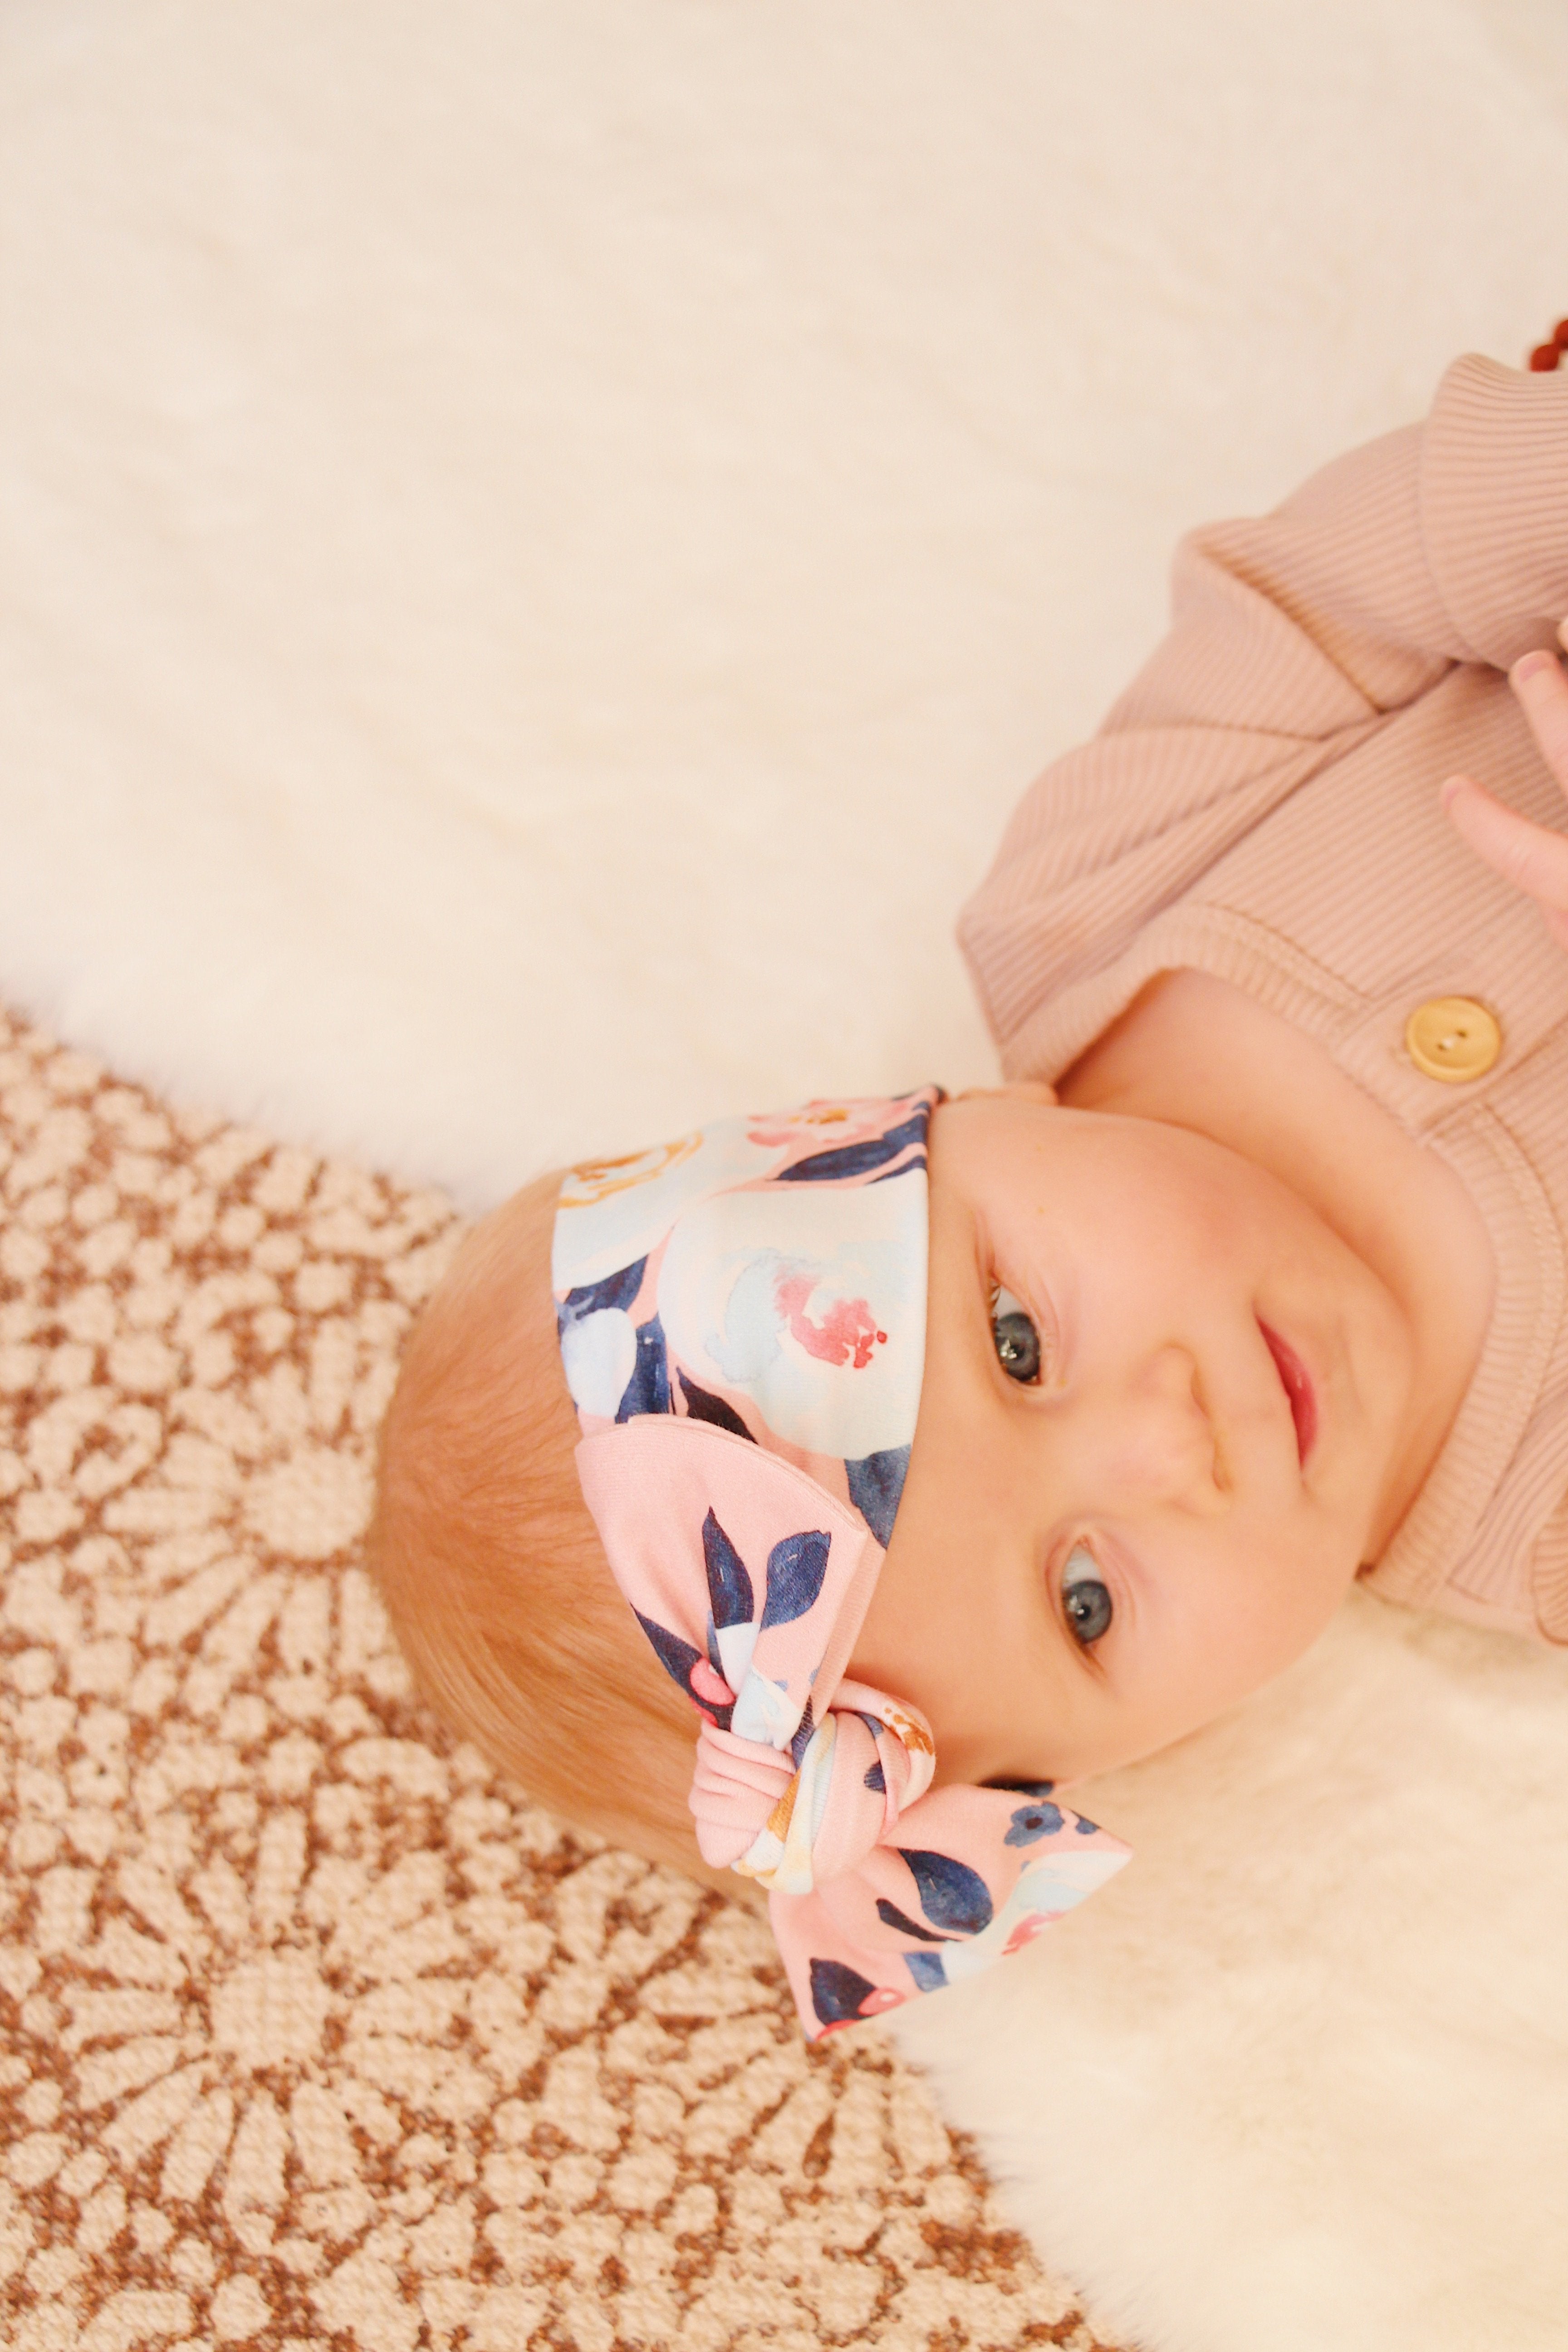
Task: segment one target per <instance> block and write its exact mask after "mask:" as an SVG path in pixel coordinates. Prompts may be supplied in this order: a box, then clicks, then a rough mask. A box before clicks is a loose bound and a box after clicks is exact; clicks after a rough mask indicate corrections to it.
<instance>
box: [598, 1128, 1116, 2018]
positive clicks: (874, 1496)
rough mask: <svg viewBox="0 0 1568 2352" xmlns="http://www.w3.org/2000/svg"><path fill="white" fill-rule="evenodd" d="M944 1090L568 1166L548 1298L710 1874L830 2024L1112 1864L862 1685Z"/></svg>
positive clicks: (911, 1395) (926, 1981) (900, 1481)
mask: <svg viewBox="0 0 1568 2352" xmlns="http://www.w3.org/2000/svg"><path fill="white" fill-rule="evenodd" d="M941 1098H942V1097H941V1093H940V1090H939V1089H938V1088H936V1087H924V1088H922V1089H921V1092H919V1093H918V1094H912V1095H904V1096H900V1097H896V1098H895V1099H893V1100H892V1101H880V1100H879V1101H842V1102H814V1103H808V1104H807V1105H806V1106H805V1108H804V1109H801V1110H795V1111H784V1112H781V1113H779V1114H777V1115H776V1116H771V1117H765V1118H736V1119H726V1120H722V1121H720V1122H719V1123H717V1124H716V1125H714V1126H712V1127H708V1128H703V1129H698V1130H697V1131H696V1132H695V1133H693V1134H690V1135H687V1136H683V1137H682V1138H681V1139H680V1140H679V1142H676V1143H670V1144H664V1145H661V1146H659V1147H658V1148H657V1149H656V1150H651V1151H644V1152H639V1153H637V1155H635V1156H634V1157H633V1158H631V1159H627V1160H608V1161H602V1162H599V1163H597V1164H595V1165H594V1166H591V1167H583V1168H577V1169H574V1170H573V1171H572V1172H571V1173H570V1174H569V1175H568V1176H567V1178H566V1180H565V1181H564V1182H563V1185H562V1188H561V1196H560V1202H559V1205H558V1208H557V1212H556V1219H555V1234H554V1249H553V1255H552V1279H553V1285H554V1290H555V1300H556V1316H557V1323H558V1328H559V1331H560V1337H561V1357H562V1362H563V1366H564V1368H565V1372H566V1380H567V1385H568V1386H569V1388H570V1389H571V1391H572V1397H573V1401H574V1403H575V1405H576V1408H577V1416H578V1421H579V1423H580V1425H581V1428H582V1431H583V1437H582V1442H581V1443H580V1444H579V1445H578V1447H577V1450H576V1461H577V1468H578V1473H579V1475H580V1477H581V1479H582V1484H583V1492H584V1496H585V1498H586V1500H587V1505H588V1508H589V1510H590V1511H591V1512H592V1514H593V1516H594V1519H595V1524H596V1526H597V1528H598V1530H599V1534H600V1537H601V1538H602V1539H603V1542H604V1546H605V1552H606V1554H607V1556H608V1559H609V1562H610V1567H611V1570H612V1571H613V1573H614V1575H615V1579H616V1583H617V1584H618V1585H619V1587H620V1589H621V1591H622V1592H623V1593H624V1594H625V1595H626V1599H627V1600H628V1601H630V1603H631V1605H632V1608H633V1610H634V1612H636V1615H637V1622H638V1623H639V1624H640V1625H641V1627H642V1629H643V1632H644V1633H646V1634H647V1639H648V1641H649V1643H650V1644H651V1645H652V1648H653V1650H654V1653H655V1654H656V1656H657V1657H658V1661H659V1664H661V1665H662V1666H663V1667H664V1669H665V1671H666V1673H667V1674H668V1675H670V1677H671V1679H672V1680H673V1681H674V1682H676V1683H677V1684H679V1687H680V1688H681V1690H683V1691H684V1692H685V1693H686V1695H687V1696H688V1697H689V1699H690V1701H691V1703H692V1705H693V1706H694V1707H695V1708H696V1710H697V1713H698V1715H699V1717H700V1730H699V1733H698V1738H697V1765H696V1770H695V1773H694V1775H693V1778H692V1784H691V1800H690V1802H691V1811H692V1812H693V1814H694V1815H695V1816H696V1821H697V1842H698V1844H699V1846H700V1849H701V1852H702V1855H703V1858H704V1860H706V1861H707V1862H709V1863H710V1864H713V1865H714V1866H716V1867H720V1868H721V1867H724V1866H725V1865H728V1867H729V1868H731V1870H735V1871H738V1872H739V1873H740V1874H742V1876H744V1877H748V1878H755V1879H758V1880H760V1881H761V1882H762V1884H763V1885H764V1886H766V1887H767V1888H768V1889H769V1910H770V1915H771V1917H772V1921H773V1933H774V1936H775V1937H776V1938H777V1941H778V1946H779V1950H780V1952H781V1954H782V1956H783V1958H784V1967H785V1969H786V1970H787V1971H788V1975H789V1980H790V1987H791V1990H793V1992H794V1994H795V2001H796V2005H797V2006H798V2008H799V2010H800V2014H801V2020H802V2022H803V2024H804V2025H805V2031H806V2032H807V2034H808V2035H809V2036H811V2037H812V2038H813V2039H816V2037H817V2036H818V2035H819V2034H822V2033H825V2032H831V2031H832V2030H833V2028H834V2027H836V2026H839V2025H847V2024H848V2023H850V2022H851V2021H853V2020H855V2019H857V2018H861V2017H872V2016H875V2015H877V2014H879V2012H880V2011H884V2010H889V2009H894V2008H897V2007H898V2006H899V2005H900V2003H901V2002H903V2001H906V2000H911V1999H912V1998H913V1997H914V1996H915V1995H916V1994H919V1993H922V1992H930V1991H932V1990H935V1989H936V1988H937V1987H938V1986H940V1985H944V1984H952V1983H954V1982H956V1981H957V1980H958V1979H962V1978H963V1977H968V1976H973V1975H975V1974H977V1973H978V1972H979V1971H980V1970H981V1969H985V1968H988V1967H989V1966H990V1965H991V1964H992V1962H993V1961H994V1960H995V1959H997V1958H1000V1957H1001V1956H1002V1955H1003V1954H1004V1953H1006V1952H1014V1951H1016V1950H1017V1949H1018V1948H1020V1947H1021V1946H1022V1945H1024V1944H1026V1943H1028V1942H1029V1941H1031V1939H1032V1938H1033V1937H1036V1936H1037V1935H1038V1934H1039V1933H1040V1931H1041V1929H1042V1928H1043V1927H1046V1926H1047V1924H1048V1923H1049V1922H1050V1921H1051V1920H1052V1919H1055V1918H1057V1917H1058V1916H1060V1914H1061V1913H1062V1912H1064V1911H1068V1910H1070V1909H1071V1908H1072V1906H1074V1905H1075V1904H1077V1903H1079V1902H1081V1901H1082V1900H1083V1898H1084V1896H1085V1895H1089V1894H1092V1893H1093V1891H1094V1889H1095V1888H1096V1887H1098V1886H1100V1885H1103V1883H1104V1881H1105V1880H1106V1879H1107V1878H1109V1877H1110V1876H1111V1875H1112V1874H1113V1873H1114V1872H1116V1871H1118V1870H1120V1869H1121V1865H1122V1864H1123V1863H1124V1862H1125V1861H1126V1860H1127V1856H1128V1850H1127V1848H1126V1847H1125V1846H1124V1845H1122V1844H1121V1842H1120V1840H1118V1839H1116V1838H1113V1837H1110V1836H1108V1835H1107V1833H1106V1832H1104V1831H1103V1830H1100V1829H1097V1828H1096V1827H1095V1825H1094V1823H1093V1822H1087V1821H1083V1820H1081V1819H1080V1818H1079V1816H1078V1815H1077V1814H1075V1813H1072V1812H1069V1811H1068V1809H1067V1807H1066V1806H1065V1805H1059V1804H1057V1803H1055V1802H1053V1801H1052V1798H1051V1790H1050V1783H1049V1782H1048V1781H1039V1782H1027V1783H1019V1784H1017V1785H1016V1786H1014V1787H1010V1788H1007V1789H1000V1788H994V1787H993V1788H984V1789H982V1788H973V1787H964V1786H958V1785H955V1784H949V1785H947V1786H945V1787H942V1788H940V1789H933V1788H932V1787H931V1779H932V1774H933V1772H934V1769H935V1765H936V1754H935V1746H934V1743H933V1740H932V1738H931V1727H930V1725H929V1724H928V1723H927V1721H926V1719H925V1717H923V1716H922V1715H921V1712H920V1709H919V1708H918V1707H916V1706H910V1705H908V1704H907V1703H905V1702H904V1701H902V1700H900V1699H897V1698H893V1697H890V1696H889V1695H888V1694H887V1693H886V1692H884V1691H879V1690H873V1689H871V1688H870V1687H869V1686H868V1685H867V1684H864V1683H858V1682H853V1681H850V1680H848V1679H847V1677H846V1672H845V1670H846V1668H847V1665H848V1664H849V1659H850V1655H851V1653H852V1651H853V1649H854V1646H855V1641H856V1637H857V1635H858V1633H859V1631H860V1626H861V1623H862V1621H863V1620H864V1618H865V1614H866V1611H867V1608H868V1605H869V1602H870V1599H871V1593H872V1590H873V1588H874V1586H875V1584H876V1581H877V1577H878V1573H879V1570H880V1568H881V1565H882V1559H883V1556H884V1553H885V1551H886V1549H887V1545H888V1542H889V1538H890V1536H891V1534H892V1530H893V1520H894V1517H895V1514H896V1513H897V1511H898V1507H899V1500H900V1496H901V1494H902V1492H903V1485H904V1475H905V1472H906V1471H907V1469H908V1467H909V1460H910V1445H911V1444H912V1441H913V1438H914V1433H915V1420H916V1416H917V1413H918V1411H919V1407H920V1397H921V1371H922V1369H923V1363H924V1355H925V1318H926V1262H927V1252H928V1232H927V1225H928V1218H927V1203H926V1129H927V1125H928V1122H929V1120H930V1118H931V1110H932V1108H933V1106H934V1105H935V1104H936V1103H937V1102H938V1101H940V1100H941Z"/></svg>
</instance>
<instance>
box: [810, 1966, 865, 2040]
mask: <svg viewBox="0 0 1568 2352" xmlns="http://www.w3.org/2000/svg"><path fill="white" fill-rule="evenodd" d="M876 1990H877V1988H876V1986H875V1985H874V1984H873V1983H872V1982H871V1979H870V1978H869V1977H863V1976H861V1975H860V1974H859V1972H858V1969H851V1968H847V1967H846V1965H845V1963H844V1962H843V1961H842V1960H813V1962H812V1964H811V2005H812V2007H813V2009H814V2010H816V2016H817V2021H818V2023H819V2024H822V2025H847V2024H848V2022H849V2021H850V2019H851V2018H854V2017H858V2016H859V2014H860V2005H861V2003H862V2002H863V2001H864V2000H866V1999H867V1998H868V1995H869V1994H871V1993H874V1992H875V1991H876Z"/></svg>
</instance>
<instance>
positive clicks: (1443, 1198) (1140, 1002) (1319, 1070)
mask: <svg viewBox="0 0 1568 2352" xmlns="http://www.w3.org/2000/svg"><path fill="white" fill-rule="evenodd" d="M1057 1092H1058V1096H1059V1097H1060V1099H1061V1100H1062V1101H1063V1102H1064V1103H1067V1104H1069V1105H1070V1106H1072V1107H1073V1108H1075V1109H1079V1110H1102V1111H1118V1112H1121V1113H1123V1114H1125V1115H1127V1116H1130V1117H1133V1118H1156V1119H1163V1120H1164V1121H1165V1122H1166V1123H1167V1124H1168V1125H1171V1126H1173V1127H1184V1128H1189V1129H1193V1130H1194V1132H1195V1133H1197V1134H1199V1135H1206V1136H1209V1137H1211V1138H1212V1139H1214V1141H1215V1142H1216V1143H1223V1144H1226V1145H1227V1146H1228V1147H1229V1149H1230V1150H1233V1151H1237V1152H1240V1153H1241V1154H1242V1155H1243V1156H1244V1157H1245V1158H1247V1159H1248V1160H1252V1161H1254V1163H1255V1164H1256V1165H1257V1166H1258V1167H1260V1168H1265V1169H1267V1170H1268V1171H1269V1173H1270V1174H1272V1175H1274V1176H1277V1177H1279V1180H1280V1181H1281V1182H1282V1183H1286V1184H1289V1186H1290V1187H1291V1189H1292V1190H1293V1191H1294V1192H1298V1193H1300V1196H1301V1197H1302V1199H1304V1200H1305V1201H1307V1202H1309V1203H1310V1206H1311V1207H1312V1208H1314V1209H1315V1210H1316V1211H1317V1213H1318V1214H1319V1215H1320V1216H1321V1217H1322V1218H1323V1220H1324V1221H1325V1223H1327V1224H1329V1225H1330V1226H1331V1228H1332V1229H1333V1231H1334V1232H1336V1233H1337V1234H1339V1235H1340V1237H1341V1239H1342V1241H1344V1242H1345V1243H1347V1244H1348V1245H1349V1246H1350V1247H1351V1248H1352V1249H1353V1250H1354V1251H1355V1252H1356V1254H1357V1255H1358V1256H1359V1257H1361V1258H1362V1259H1363V1261H1364V1263H1365V1264H1366V1265H1369V1266H1370V1267H1371V1268H1372V1270H1373V1273H1374V1274H1376V1275H1377V1276H1379V1277H1380V1278H1381V1279H1382V1280H1383V1282H1384V1283H1385V1284H1386V1286H1387V1287H1388V1288H1389V1289H1390V1290H1391V1291H1392V1292H1393V1293H1394V1297H1395V1298H1396V1299H1397V1300H1398V1302H1399V1304H1400V1305H1401V1306H1402V1307H1403V1308H1404V1309H1405V1314H1406V1316H1407V1317H1408V1318H1409V1319H1410V1323H1411V1327H1412V1329H1413V1331H1414V1334H1415V1350H1416V1361H1417V1366H1418V1370H1417V1374H1416V1382H1417V1391H1416V1395H1415V1399H1414V1401H1413V1406H1412V1412H1411V1416H1410V1422H1409V1428H1408V1436H1407V1441H1406V1443H1405V1445H1404V1447H1403V1449H1402V1451H1401V1454H1400V1457H1399V1460H1398V1462H1397V1464H1396V1465H1395V1468H1394V1475H1393V1476H1392V1477H1391V1479H1390V1481H1389V1484H1388V1486H1387V1487H1386V1489H1385V1493H1384V1507H1383V1509H1382V1511H1381V1512H1380V1515H1379V1519H1378V1521H1377V1523H1376V1524H1375V1525H1374V1527H1373V1531H1372V1538H1371V1540H1370V1543H1369V1546H1368V1557H1369V1559H1376V1558H1377V1557H1378V1556H1379V1554H1380V1553H1381V1552H1382V1550H1383V1549H1384V1546H1385V1545H1386V1544H1387V1542H1388V1539H1389V1538H1390V1537H1391V1536H1392V1535H1393V1533H1394V1528H1396V1527H1397V1525H1398V1523H1399V1521H1400V1519H1401V1518H1402V1517H1404V1515H1405V1511H1406V1510H1407V1509H1408V1507H1409V1506H1410V1504H1411V1503H1412V1502H1413V1501H1414V1499H1415V1495H1416V1494H1417V1492H1418V1491H1419V1489H1420V1486H1421V1484H1422V1482H1423V1480H1424V1479H1425V1478H1426V1474H1427V1472H1428V1470H1429V1469H1430V1468H1431V1466H1432V1464H1433V1462H1434V1461H1435V1460H1436V1454H1437V1452H1438V1450H1439V1448H1440V1447H1441V1445H1442V1443H1443V1440H1444V1438H1445V1437H1446V1436H1447V1432H1448V1428H1449V1426H1450V1424H1451V1423H1452V1421H1453V1417H1454V1414H1455V1412H1457V1411H1458V1405H1459V1402H1460V1400H1461V1398H1462V1397H1463V1395H1464V1393H1465V1391H1466V1389H1467V1387H1468V1384H1469V1381H1470V1378H1471V1375H1472V1373H1473V1372H1474V1370H1475V1367H1476V1362H1477V1359H1478V1358H1479V1354H1480V1349H1481V1343H1482V1341H1483V1339H1484V1338H1485V1336H1486V1329H1487V1324H1488V1321H1489V1318H1490V1314H1491V1307H1492V1294H1493V1287H1494V1283H1495V1267H1494V1263H1493V1258H1492V1251H1491V1244H1490V1243H1489V1239H1488V1237H1487V1231H1486V1227H1485V1225H1484V1223H1482V1220H1481V1216H1480V1213H1479V1210H1478V1208H1477V1206H1476V1204H1475V1202H1474V1201H1473V1200H1472V1199H1471V1197H1470V1194H1469V1192H1468V1190H1467V1189H1466V1187H1465V1185H1464V1184H1463V1182H1462V1181H1460V1179H1459V1177H1458V1175H1457V1174H1456V1172H1455V1171H1454V1170H1453V1169H1452V1168H1450V1167H1449V1166H1448V1165H1447V1161H1445V1160H1442V1159H1440V1158H1439V1157H1438V1155H1437V1153H1436V1151H1432V1150H1426V1149H1425V1148H1424V1147H1423V1146H1422V1145H1420V1144H1418V1143H1417V1142H1415V1139H1413V1138H1412V1137H1411V1136H1409V1135H1407V1134H1406V1133H1405V1129H1403V1128H1402V1127H1401V1126H1400V1125H1399V1123H1398V1121H1397V1120H1396V1119H1395V1118H1394V1117H1393V1115H1392V1114H1391V1113H1390V1112H1388V1111H1385V1110H1384V1109H1383V1108H1382V1107H1381V1106H1380V1105H1379V1104H1377V1103H1375V1102H1373V1099H1372V1097H1371V1096H1370V1095H1367V1094H1364V1093H1363V1090H1362V1089H1361V1087H1358V1086H1357V1085H1356V1084H1355V1083H1354V1081H1353V1080H1352V1079H1351V1078H1348V1077H1347V1076H1345V1074H1344V1072H1343V1071H1342V1070H1341V1069H1340V1068H1339V1067H1338V1066H1337V1065H1336V1064H1335V1062H1334V1061H1333V1059H1332V1058H1331V1055H1329V1054H1328V1052H1327V1051H1326V1050H1325V1049H1324V1048H1323V1047H1322V1046H1321V1045H1318V1044H1317V1043H1316V1041H1315V1040H1314V1039H1312V1038H1310V1037H1308V1036H1306V1035H1304V1034H1302V1032H1301V1031H1300V1030H1299V1029H1296V1028H1294V1027H1292V1025H1291V1024H1290V1023H1289V1022H1288V1021H1285V1020H1282V1019H1281V1018H1280V1017H1279V1014H1277V1013H1270V1012H1269V1011H1268V1009H1267V1008H1266V1007H1265V1006H1263V1005H1261V1004H1259V1003H1257V1002H1256V1001H1255V1000H1254V999H1253V998H1252V997H1250V996H1248V995H1247V994H1246V993H1244V992H1243V991H1242V990H1240V989H1238V988H1235V987H1233V986H1232V985H1231V984H1230V982H1227V981H1223V980H1215V979H1213V978H1211V977H1210V976H1209V975H1208V974H1207V973H1206V972H1198V971H1175V972H1162V973H1161V974H1160V975H1159V976H1158V978H1157V979H1155V980H1153V981H1152V982H1150V984H1149V986H1148V987H1147V988H1145V989H1144V990H1143V992H1142V994H1141V995H1140V996H1138V997H1136V998H1135V999H1134V1001H1133V1003H1131V1005H1130V1006H1129V1007H1128V1009H1127V1011H1126V1012H1125V1013H1123V1014H1122V1015H1121V1019H1120V1020H1119V1021H1117V1022H1116V1023H1115V1024H1113V1025H1112V1026H1111V1027H1110V1029H1108V1030H1106V1031H1105V1033H1104V1034H1103V1035H1101V1036H1100V1037H1098V1038H1097V1039H1096V1040H1095V1042H1094V1044H1093V1045H1090V1046H1089V1050H1088V1052H1087V1053H1085V1054H1084V1055H1081V1056H1080V1058H1079V1060H1078V1061H1077V1062H1076V1063H1075V1064H1074V1065H1073V1066H1072V1068H1071V1069H1070V1070H1068V1072H1067V1073H1066V1074H1065V1075H1064V1076H1062V1077H1061V1078H1060V1079H1059V1080H1058V1086H1057Z"/></svg>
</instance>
